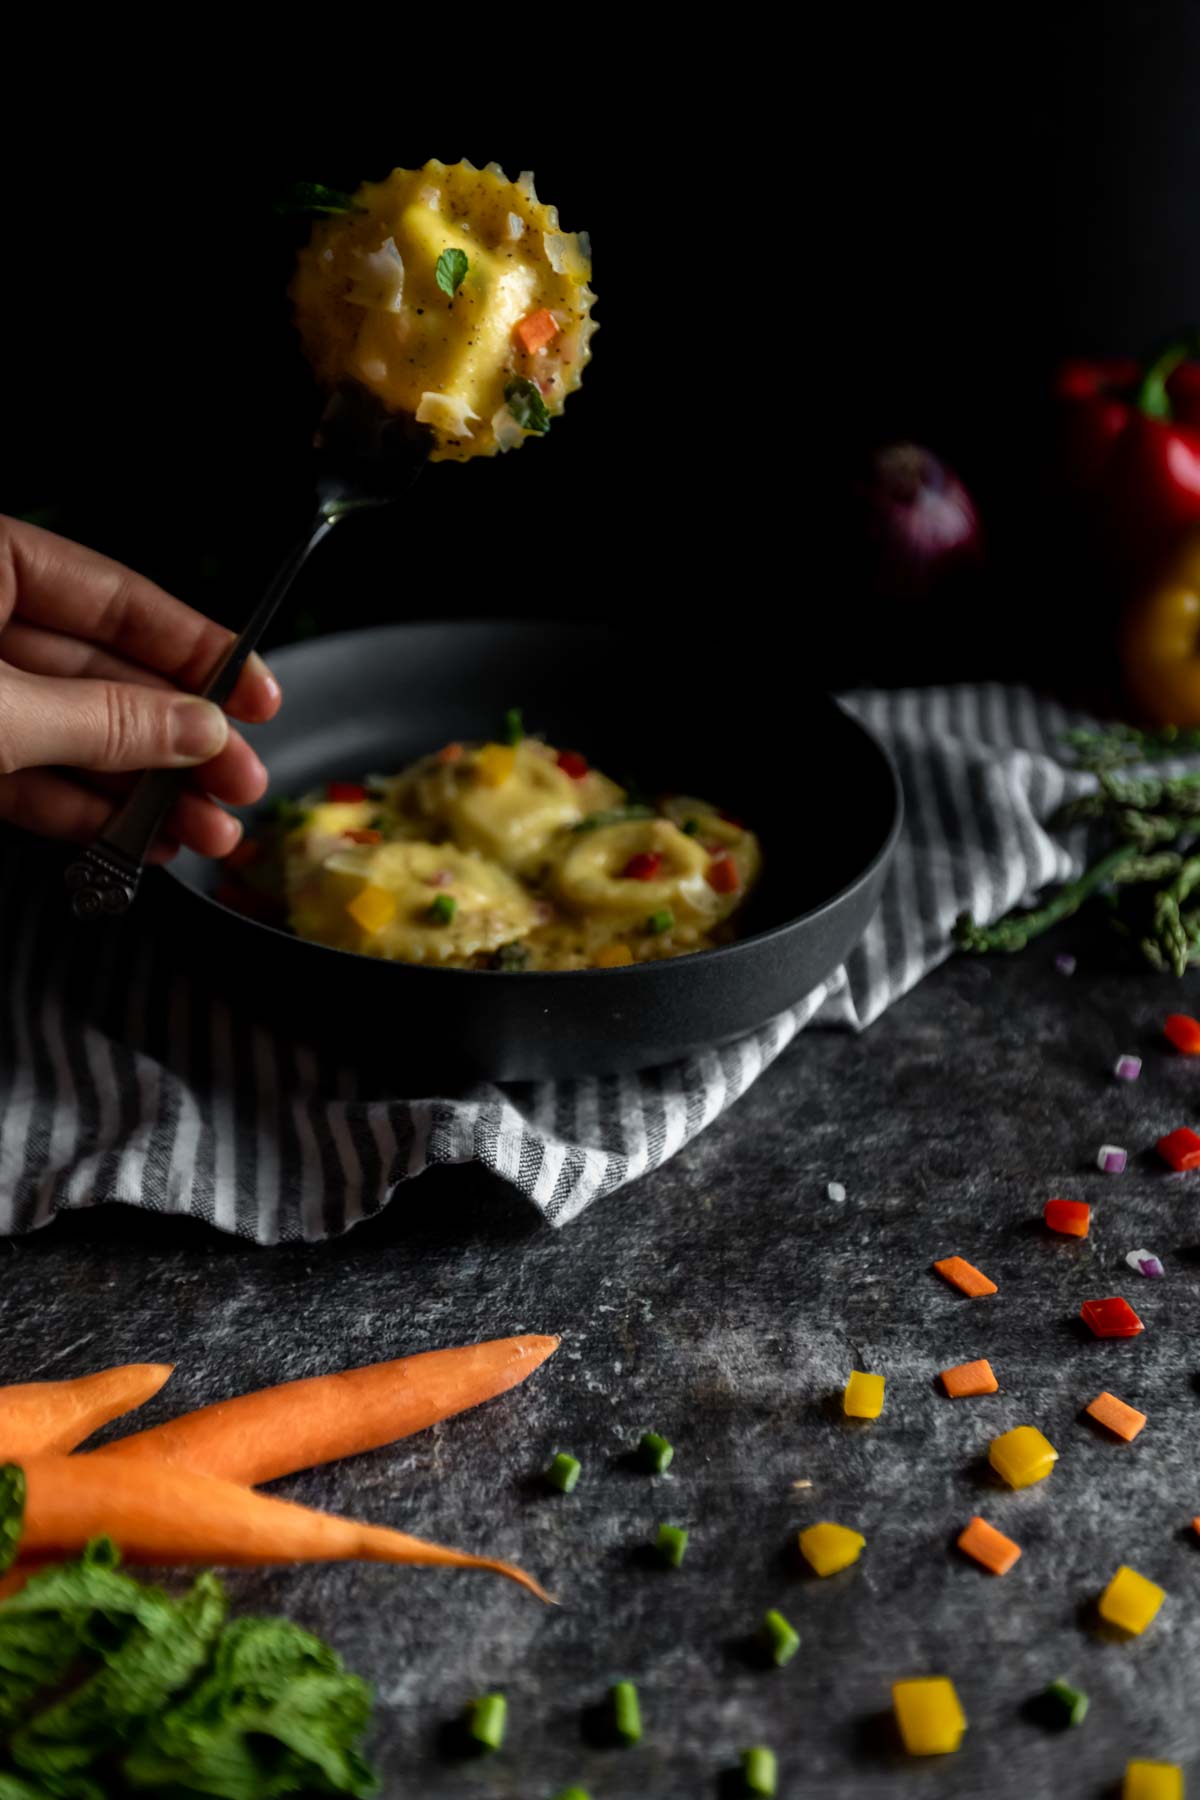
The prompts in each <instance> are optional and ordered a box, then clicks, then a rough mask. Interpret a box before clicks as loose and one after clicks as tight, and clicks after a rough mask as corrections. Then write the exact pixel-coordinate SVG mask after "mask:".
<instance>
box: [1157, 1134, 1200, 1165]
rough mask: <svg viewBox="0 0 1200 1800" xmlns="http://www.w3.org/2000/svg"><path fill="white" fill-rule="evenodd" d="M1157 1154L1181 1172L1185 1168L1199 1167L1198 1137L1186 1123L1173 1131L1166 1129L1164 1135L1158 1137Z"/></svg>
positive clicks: (1199, 1143) (1199, 1139)
mask: <svg viewBox="0 0 1200 1800" xmlns="http://www.w3.org/2000/svg"><path fill="white" fill-rule="evenodd" d="M1155 1147H1156V1149H1157V1150H1158V1154H1159V1155H1160V1156H1161V1157H1162V1159H1163V1161H1164V1162H1165V1163H1170V1165H1171V1167H1172V1168H1173V1169H1178V1170H1180V1171H1181V1172H1182V1171H1183V1170H1186V1169H1195V1168H1197V1167H1200V1137H1197V1136H1196V1133H1195V1132H1194V1131H1189V1130H1188V1128H1187V1126H1186V1125H1180V1126H1179V1127H1178V1129H1177V1130H1175V1131H1168V1133H1167V1135H1166V1137H1160V1138H1159V1140H1158V1143H1157V1145H1156V1146H1155Z"/></svg>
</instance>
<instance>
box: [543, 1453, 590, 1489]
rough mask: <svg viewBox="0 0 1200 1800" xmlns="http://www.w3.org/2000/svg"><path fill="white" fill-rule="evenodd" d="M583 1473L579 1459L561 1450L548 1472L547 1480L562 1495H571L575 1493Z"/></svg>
mask: <svg viewBox="0 0 1200 1800" xmlns="http://www.w3.org/2000/svg"><path fill="white" fill-rule="evenodd" d="M582 1473H583V1464H582V1463H581V1462H580V1461H579V1459H578V1458H577V1457H574V1456H568V1455H567V1452H566V1451H565V1450H560V1451H559V1453H558V1455H557V1456H556V1457H555V1458H554V1461H553V1462H552V1463H551V1464H550V1467H549V1468H548V1469H547V1470H546V1480H547V1481H548V1482H549V1483H550V1486H551V1487H554V1488H557V1489H558V1491H559V1493H560V1494H571V1493H574V1491H575V1487H576V1484H577V1482H578V1480H579V1477H580V1475H581V1474H582Z"/></svg>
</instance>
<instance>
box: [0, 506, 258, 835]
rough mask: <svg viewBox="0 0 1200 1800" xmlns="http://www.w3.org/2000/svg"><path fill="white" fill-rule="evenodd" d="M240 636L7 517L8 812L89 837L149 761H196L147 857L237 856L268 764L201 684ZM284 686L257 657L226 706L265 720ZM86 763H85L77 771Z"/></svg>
mask: <svg viewBox="0 0 1200 1800" xmlns="http://www.w3.org/2000/svg"><path fill="white" fill-rule="evenodd" d="M231 637H232V633H231V632H228V631H226V630H224V628H223V627H222V626H220V625H214V624H213V622H212V620H211V619H206V618H204V616H203V615H202V614H201V613H198V612H194V611H193V610H192V608H191V607H190V606H185V605H184V604H183V602H182V601H181V600H175V599H172V597H171V595H170V594H167V593H164V592H163V590H162V589H161V588H158V587H155V586H154V584H153V582H150V581H146V580H145V579H144V578H143V577H142V576H140V575H135V574H134V573H133V571H132V570H130V569H125V568H122V566H121V564H120V563H115V562H110V561H109V560H108V558H107V557H104V556H99V555H97V554H96V552H95V551H93V550H85V549H83V548H81V547H80V546H79V545H78V544H72V543H70V542H69V541H68V540H67V539H66V538H61V537H56V536H55V535H54V534H53V533H52V532H49V531H42V530H40V529H39V528H38V527H37V526H35V525H24V524H22V523H20V521H18V520H16V519H7V518H4V517H0V822H7V823H9V824H12V825H18V826H21V827H22V828H23V829H24V830H26V831H34V832H38V833H40V834H41V835H43V836H45V837H55V838H68V839H71V840H73V841H76V842H86V841H88V840H90V839H91V838H94V837H95V836H97V834H98V833H99V832H101V831H102V830H103V829H104V826H105V824H106V823H107V821H108V819H109V817H110V815H111V814H112V811H113V800H112V799H111V798H108V797H106V796H110V795H111V796H116V797H119V796H120V794H121V793H122V792H123V791H124V790H125V789H126V788H128V786H129V785H130V781H131V780H132V778H133V773H134V772H136V771H139V770H142V769H180V768H194V769H195V770H196V774H195V776H194V777H193V778H192V779H193V782H194V787H192V788H189V789H188V790H187V791H185V792H184V793H182V794H181V795H180V798H179V800H178V801H177V803H176V805H175V806H174V807H173V808H172V810H171V812H170V813H169V814H168V816H167V819H166V821H165V824H164V827H163V834H162V837H161V839H160V842H159V843H158V844H157V845H156V847H155V849H154V851H153V852H152V857H151V860H153V861H156V862H162V861H165V860H166V859H167V858H168V857H170V856H173V855H174V853H175V850H176V849H177V848H178V846H179V845H180V844H186V845H187V846H188V847H189V848H190V849H192V850H195V851H198V852H199V854H200V855H201V856H227V855H228V854H229V852H230V851H231V850H232V849H233V848H234V846H235V845H236V844H237V842H238V840H239V838H240V837H241V835H242V828H241V825H240V824H239V822H238V820H236V819H234V818H232V817H231V816H230V814H229V813H227V812H225V811H224V810H223V808H222V806H221V805H220V804H219V802H221V801H224V802H226V803H227V804H228V805H230V806H246V805H249V804H250V803H251V802H252V801H254V800H257V799H259V798H260V797H261V795H262V794H263V793H264V791H265V789H266V785H267V772H266V770H265V769H264V768H263V765H262V763H261V762H260V761H259V760H258V757H257V756H255V754H254V752H253V750H252V749H251V748H250V746H249V744H248V743H246V741H245V739H244V738H242V737H240V736H239V734H238V733H237V732H236V731H234V730H232V729H231V728H230V725H229V721H228V720H227V719H226V717H225V715H224V713H222V712H221V710H220V709H219V708H218V707H216V706H214V705H212V703H211V702H210V701H207V700H199V699H196V698H194V697H185V696H188V695H189V693H192V694H194V690H195V689H196V688H198V687H202V686H203V685H204V683H205V681H206V680H207V679H208V677H209V675H210V674H211V673H212V670H213V668H214V666H215V665H216V662H217V659H218V658H219V657H220V655H221V653H222V652H223V651H224V649H225V647H226V645H227V644H228V643H229V642H230V639H231ZM279 701H280V693H279V685H278V683H277V682H276V681H275V679H274V677H273V676H272V675H271V674H270V673H269V671H268V670H267V667H266V665H265V664H264V663H263V662H262V660H261V658H259V657H258V656H251V657H250V659H249V661H248V662H247V664H246V667H245V669H244V670H243V671H242V675H241V679H240V680H239V682H238V684H237V687H236V688H235V689H234V691H233V694H232V696H231V698H230V700H229V702H228V709H229V712H230V713H231V714H232V715H233V717H234V718H236V719H241V720H244V721H245V722H246V723H247V724H258V723H260V722H261V721H263V720H265V719H269V718H271V717H272V716H273V714H274V713H275V712H276V711H277V710H278V707H279ZM75 772H78V773H75Z"/></svg>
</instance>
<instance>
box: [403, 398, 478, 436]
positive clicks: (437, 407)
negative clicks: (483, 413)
mask: <svg viewBox="0 0 1200 1800" xmlns="http://www.w3.org/2000/svg"><path fill="white" fill-rule="evenodd" d="M468 419H474V420H475V422H476V423H477V424H478V422H479V414H478V413H477V412H472V411H471V408H470V406H469V405H468V404H467V402H466V401H465V400H464V399H463V397H462V395H461V394H434V393H426V394H422V395H421V404H420V405H419V406H418V407H417V422H418V424H421V425H432V426H433V428H434V430H435V431H440V432H443V433H444V434H445V436H447V437H454V438H469V437H470V436H471V428H470V426H469V425H468V424H467V420H468Z"/></svg>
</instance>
